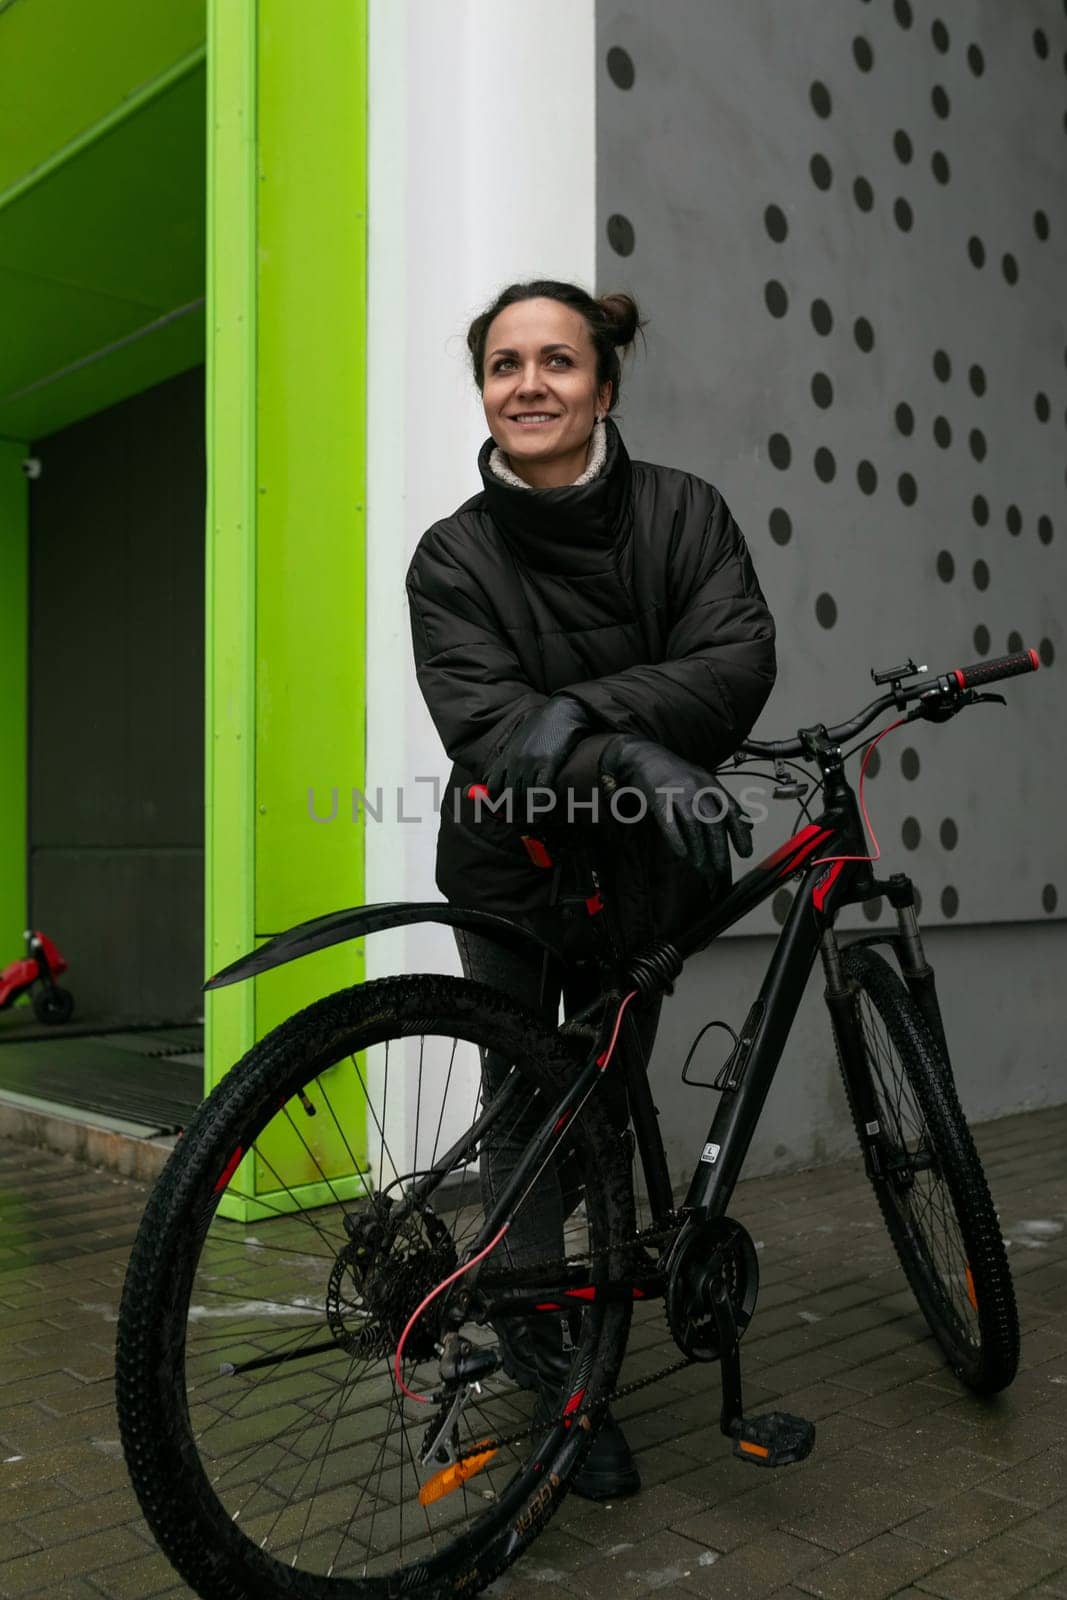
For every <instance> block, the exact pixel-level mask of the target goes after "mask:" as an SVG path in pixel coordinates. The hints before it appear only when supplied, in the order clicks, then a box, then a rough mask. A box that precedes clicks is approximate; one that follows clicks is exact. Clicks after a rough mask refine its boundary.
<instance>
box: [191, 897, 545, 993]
mask: <svg viewBox="0 0 1067 1600" xmlns="http://www.w3.org/2000/svg"><path fill="white" fill-rule="evenodd" d="M412 922H445V923H447V924H448V925H449V926H450V927H453V928H470V929H471V931H472V932H473V933H487V934H492V935H493V936H494V937H496V938H499V939H504V940H508V941H512V940H516V941H519V942H521V943H523V944H526V945H531V944H532V945H536V946H537V947H538V948H540V949H541V950H547V951H548V952H549V954H550V955H554V956H557V957H558V956H559V955H560V951H559V948H558V946H557V945H555V944H554V943H552V942H551V941H550V940H548V939H545V938H542V937H541V935H540V934H537V933H535V932H534V931H533V930H532V929H531V928H529V927H527V926H525V925H524V924H523V923H520V922H516V921H514V920H513V918H511V917H502V916H499V915H497V913H496V912H495V911H474V910H469V909H467V908H465V907H463V906H451V905H449V904H448V903H447V902H446V901H443V900H393V901H382V902H381V903H379V904H378V905H373V906H352V907H350V908H349V910H347V911H328V912H327V913H326V915H325V916H322V917H312V918H311V920H310V921H309V922H298V923H297V925H296V927H295V928H288V929H287V930H286V931H285V933H276V934H273V935H272V936H271V938H270V939H269V940H268V941H267V943H266V944H263V945H260V946H259V949H258V950H251V951H249V953H248V955H246V956H241V958H240V960H238V961H234V962H232V963H231V964H230V965H229V966H228V967H223V968H222V970H221V972H216V973H215V975H214V977H212V978H209V979H208V980H207V982H206V983H205V984H204V985H203V987H204V988H205V989H224V988H225V987H226V985H227V984H229V983H241V982H242V981H243V980H244V979H245V978H254V977H255V976H256V975H257V973H260V972H269V971H270V969H271V968H272V967H281V966H284V965H285V963H286V962H287V961H296V960H297V958H298V957H299V956H306V955H310V954H311V952H312V951H313V950H325V949H326V948H327V946H328V945H332V944H344V942H345V940H346V939H362V938H363V936H364V935H365V934H368V933H379V932H380V931H381V930H382V929H383V928H402V927H405V926H406V925H408V924H409V923H412Z"/></svg>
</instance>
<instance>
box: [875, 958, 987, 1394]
mask: <svg viewBox="0 0 1067 1600" xmlns="http://www.w3.org/2000/svg"><path fill="white" fill-rule="evenodd" d="M849 965H850V967H851V970H852V971H853V972H854V974H855V975H856V976H857V977H859V979H860V983H861V987H860V989H859V992H858V995H857V1005H858V1015H859V1018H860V1023H861V1027H862V1032H863V1041H864V1053H865V1058H866V1064H867V1068H868V1071H869V1075H870V1081H871V1084H872V1086H873V1089H874V1093H875V1100H876V1103H877V1106H878V1120H879V1123H880V1125H881V1132H882V1138H883V1152H884V1154H883V1161H884V1164H885V1167H886V1170H885V1172H884V1173H883V1175H882V1177H881V1178H880V1179H879V1181H878V1183H877V1184H876V1189H877V1192H878V1196H879V1200H880V1202H881V1205H882V1210H883V1214H884V1215H885V1217H886V1221H887V1223H888V1225H889V1228H890V1233H891V1235H892V1236H893V1239H894V1243H895V1244H896V1247H897V1251H898V1254H899V1255H900V1257H901V1261H902V1264H903V1265H904V1267H905V1271H906V1272H907V1275H908V1278H909V1281H910V1282H911V1285H912V1288H913V1289H914V1291H915V1294H916V1298H917V1299H918V1301H919V1304H920V1306H921V1308H922V1310H923V1312H924V1314H925V1315H926V1318H927V1321H928V1322H929V1323H930V1326H931V1328H932V1329H933V1331H934V1333H935V1335H936V1336H937V1338H938V1340H939V1342H940V1343H941V1345H942V1348H943V1349H944V1350H945V1353H946V1355H947V1356H948V1358H949V1361H950V1363H951V1364H952V1366H953V1367H954V1369H955V1370H956V1372H957V1375H958V1376H960V1377H961V1378H963V1380H964V1381H965V1382H967V1383H969V1384H970V1385H971V1386H972V1387H974V1388H976V1389H980V1390H983V1391H991V1390H993V1389H995V1388H1000V1387H1003V1386H1004V1384H1006V1383H1008V1382H1010V1380H1011V1377H1012V1376H1013V1374H1014V1369H1015V1360H1016V1357H1015V1354H1014V1353H1013V1350H1014V1346H1013V1337H1014V1341H1015V1343H1016V1344H1017V1333H1016V1334H1014V1335H1013V1329H1015V1327H1016V1322H1015V1313H1014V1295H1013V1293H1012V1290H1011V1278H1010V1272H1009V1269H1008V1265H1007V1260H1006V1257H1005V1255H1004V1249H1003V1243H1002V1241H1001V1237H1000V1229H999V1225H998V1223H997V1219H996V1213H995V1211H994V1209H993V1203H992V1199H991V1197H990V1195H989V1189H988V1185H987V1184H986V1180H985V1175H984V1172H983V1171H982V1166H981V1161H980V1159H979V1156H978V1153H977V1151H976V1149H975V1147H974V1142H973V1139H972V1138H971V1134H970V1130H969V1129H968V1127H967V1124H966V1119H965V1118H964V1116H963V1112H962V1110H961V1108H960V1105H959V1100H958V1097H957V1095H956V1091H955V1087H954V1085H953V1083H952V1078H951V1074H950V1073H949V1071H948V1069H947V1068H946V1067H945V1065H944V1063H943V1062H942V1060H941V1058H940V1056H939V1055H938V1054H937V1051H936V1049H935V1047H934V1046H933V1044H932V1041H930V1039H929V1036H928V1033H927V1031H926V1028H925V1025H924V1024H923V1022H922V1019H921V1017H920V1016H919V1014H918V1012H917V1010H916V1009H915V1007H914V1005H913V1003H912V1001H911V999H910V996H909V995H908V994H907V991H906V990H905V989H904V986H903V984H902V983H901V982H900V980H899V979H898V978H897V977H896V975H895V973H893V971H892V969H891V968H889V967H888V966H887V965H886V964H885V963H884V962H882V961H880V960H879V958H877V957H875V956H872V955H871V954H870V953H869V952H864V953H863V954H862V958H861V959H859V960H856V959H853V961H852V962H851V963H850V964H849Z"/></svg>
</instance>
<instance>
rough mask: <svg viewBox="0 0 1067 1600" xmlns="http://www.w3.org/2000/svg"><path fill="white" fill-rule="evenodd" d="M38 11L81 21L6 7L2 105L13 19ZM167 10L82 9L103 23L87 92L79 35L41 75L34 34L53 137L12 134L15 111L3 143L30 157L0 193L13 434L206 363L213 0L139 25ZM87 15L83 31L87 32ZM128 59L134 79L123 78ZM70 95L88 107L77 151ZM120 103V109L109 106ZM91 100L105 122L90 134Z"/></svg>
mask: <svg viewBox="0 0 1067 1600" xmlns="http://www.w3.org/2000/svg"><path fill="white" fill-rule="evenodd" d="M38 8H39V9H40V10H41V11H42V12H44V13H46V14H49V15H52V14H54V13H63V14H64V15H65V14H66V13H67V12H68V11H71V12H73V11H74V10H75V9H76V8H73V7H70V6H68V5H66V4H61V3H60V0H15V4H14V5H13V6H10V7H8V9H7V10H2V11H0V100H2V91H5V90H7V89H8V87H9V84H8V79H9V77H10V76H11V74H10V64H11V42H12V21H13V19H17V16H18V13H19V12H20V11H25V12H28V13H30V14H33V13H34V12H35V11H37V10H38ZM167 9H168V8H167V7H160V8H150V7H143V6H142V7H141V8H140V9H138V8H137V7H134V6H132V5H127V4H126V3H125V0H106V3H105V4H101V5H99V6H96V7H83V8H81V10H84V11H87V12H89V13H91V14H92V15H93V18H94V21H95V27H94V28H93V29H92V30H91V34H90V35H87V36H86V37H85V39H84V55H83V57H82V59H81V61H80V63H79V65H80V68H81V72H82V77H83V78H84V80H85V82H84V83H80V84H79V86H78V88H77V92H75V87H74V85H73V83H70V82H67V78H68V76H69V75H70V73H72V71H73V69H72V66H71V61H70V58H69V51H68V46H69V42H70V41H69V38H67V36H66V35H64V44H63V48H62V49H61V50H58V51H56V50H54V49H52V50H51V53H49V50H50V47H51V46H54V41H53V40H42V41H41V42H40V43H39V46H38V49H39V52H40V57H41V59H40V61H39V63H38V64H37V66H36V68H34V66H33V62H32V59H31V56H32V52H30V41H29V37H28V32H27V30H25V29H24V36H23V38H22V41H21V42H22V45H23V47H24V53H25V52H30V55H28V56H27V70H28V71H29V73H30V76H31V77H32V78H33V79H34V81H35V83H36V85H37V91H38V94H39V97H40V100H41V103H42V104H43V106H44V107H45V110H44V113H43V114H44V115H46V116H49V117H51V118H52V123H53V128H52V137H51V138H50V139H49V140H48V141H46V142H41V140H40V137H39V136H40V133H41V129H40V126H39V125H35V127H34V128H33V129H26V128H22V129H13V128H10V127H9V126H8V115H9V112H10V106H8V105H5V106H4V109H3V112H2V113H0V147H2V144H3V139H4V138H5V137H8V138H9V140H10V141H11V142H13V143H14V145H15V146H16V147H17V148H18V150H19V154H20V156H21V159H20V160H19V161H17V162H16V163H15V166H14V167H12V168H11V171H12V172H14V171H15V170H16V168H17V169H18V171H19V173H20V177H19V178H18V180H17V181H16V183H15V185H14V187H12V186H11V185H9V186H8V187H7V189H6V190H5V191H4V192H2V193H0V436H4V437H7V438H13V439H21V440H26V441H29V440H33V439H38V438H41V437H42V436H44V435H46V434H48V433H52V432H54V431H55V430H56V429H58V428H62V427H66V426H67V425H68V424H69V423H71V422H74V421H77V420H78V419H79V418H81V417H84V416H87V415H89V414H90V413H92V412H94V411H97V410H100V409H102V408H103V407H104V406H107V405H112V404H114V403H116V402H117V401H119V400H122V399H125V398H126V397H127V396H128V395H130V394H135V393H137V392H138V391H139V390H141V389H143V388H146V387H149V386H150V385H152V384H154V383H159V382H162V381H163V380H164V379H165V378H168V377H172V376H173V375H174V374H175V373H177V372H181V371H184V370H185V369H186V368H188V367H190V366H193V365H195V364H197V363H199V362H202V361H203V359H204V312H203V297H204V251H205V191H206V167H205V162H206V154H205V144H206V121H205V93H206V71H205V62H204V43H203V9H204V8H203V3H202V0H201V3H199V4H198V5H195V6H194V5H191V4H186V3H183V4H182V5H180V6H174V7H173V13H174V14H171V15H170V16H169V18H168V19H167V26H166V27H162V26H161V27H160V28H158V29H157V28H154V27H152V26H149V25H148V23H147V21H146V20H145V19H143V18H142V20H141V22H140V25H139V27H138V26H134V24H133V22H132V21H131V20H130V18H132V16H133V14H134V12H137V14H138V16H140V12H141V11H145V12H147V13H149V14H150V16H151V17H155V18H156V20H157V21H158V20H160V18H159V15H157V13H162V12H164V11H167ZM81 10H79V11H78V17H79V22H78V28H75V34H78V29H79V28H81V29H83V31H84V19H83V18H82V17H81ZM177 14H180V15H181V16H182V17H184V23H183V25H182V27H181V28H178V27H177ZM197 19H199V22H198V23H197ZM194 24H196V25H198V26H199V28H200V35H199V42H198V40H197V37H196V26H194ZM79 37H80V35H79ZM117 41H118V43H117ZM150 45H151V47H152V48H151V49H149V46H150ZM189 46H191V47H192V51H191V53H190V52H189V48H188V47H189ZM181 50H184V51H185V52H186V53H185V55H184V56H182V57H181V59H179V60H177V61H175V60H174V59H173V56H174V54H175V52H180V51H181ZM113 55H117V57H118V58H119V64H121V65H123V68H124V73H125V76H122V75H120V76H119V77H116V71H117V67H116V62H115V61H114V60H112V59H111V57H112V56H113ZM146 73H148V74H149V78H148V81H145V75H146ZM64 83H66V85H67V89H68V90H69V95H70V96H73V99H74V101H75V102H76V103H77V105H78V106H79V107H81V108H82V109H81V111H79V112H78V115H79V116H82V118H83V120H82V122H81V123H79V125H78V127H77V128H76V129H74V133H75V134H76V137H75V138H74V139H73V140H72V139H71V138H70V137H69V136H68V135H69V133H70V131H71V129H72V127H73V123H72V121H71V119H70V117H69V116H68V115H67V113H66V110H65V109H63V107H64V105H65V102H64V97H63V95H62V94H61V93H60V90H61V88H62V86H63V84H64ZM90 87H91V88H92V90H93V92H92V95H90V96H89V97H88V98H86V96H87V95H88V91H89V88H90ZM107 92H111V93H112V95H116V94H117V95H118V96H119V99H118V103H117V104H111V105H109V104H107ZM90 104H91V105H92V107H93V111H94V114H95V115H96V116H97V121H96V123H95V125H93V126H92V127H89V128H87V127H86V126H85V125H84V115H83V113H84V112H85V108H86V107H88V106H89V105H90ZM46 144H47V145H48V148H46ZM31 146H32V148H33V151H34V155H35V159H36V166H35V168H34V169H33V173H32V174H31V175H30V177H32V181H29V178H28V176H27V174H28V168H29V166H30V163H29V161H28V159H27V156H26V151H27V148H29V147H31ZM8 154H10V151H8Z"/></svg>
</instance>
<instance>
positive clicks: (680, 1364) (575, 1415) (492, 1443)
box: [423, 1224, 696, 1465]
mask: <svg viewBox="0 0 1067 1600" xmlns="http://www.w3.org/2000/svg"><path fill="white" fill-rule="evenodd" d="M677 1235H678V1225H677V1224H675V1226H673V1227H671V1228H661V1229H660V1230H659V1231H658V1232H656V1231H646V1232H645V1233H641V1234H638V1235H636V1236H635V1237H634V1238H633V1239H631V1240H630V1242H629V1245H628V1246H627V1247H626V1248H628V1249H634V1248H635V1247H636V1248H643V1247H644V1246H645V1245H647V1244H658V1243H661V1242H662V1243H669V1242H670V1241H671V1240H673V1239H675V1238H676V1237H677ZM618 1248H619V1246H618V1245H613V1246H608V1247H606V1248H604V1249H601V1250H588V1251H583V1252H582V1256H581V1259H582V1260H583V1261H588V1262H589V1263H590V1265H592V1263H593V1262H594V1261H596V1260H598V1259H599V1258H601V1257H605V1256H607V1255H609V1254H610V1253H611V1252H612V1250H618ZM558 1266H559V1261H558V1259H557V1260H552V1261H536V1262H533V1263H532V1264H531V1265H529V1266H526V1267H524V1268H523V1269H522V1272H523V1276H524V1277H525V1276H528V1275H529V1274H531V1273H537V1272H541V1271H542V1270H545V1269H547V1268H550V1267H558ZM695 1364H696V1363H695V1360H694V1358H693V1357H692V1356H683V1358H682V1360H681V1361H674V1362H672V1363H671V1365H670V1366H667V1367H663V1368H661V1369H660V1371H659V1372H653V1373H650V1374H649V1376H648V1377H646V1378H634V1379H633V1380H632V1382H630V1383H624V1384H623V1385H622V1386H621V1387H620V1388H616V1389H613V1390H612V1392H611V1394H609V1395H608V1397H607V1399H606V1401H605V1402H604V1403H605V1405H611V1404H612V1403H613V1402H614V1401H616V1400H625V1399H627V1398H628V1396H630V1395H632V1394H636V1393H637V1392H638V1390H640V1389H646V1388H648V1386H649V1385H650V1384H653V1383H660V1382H661V1381H662V1380H663V1379H664V1378H669V1377H671V1376H672V1375H673V1374H674V1373H676V1372H682V1371H684V1369H685V1368H686V1367H691V1366H694V1365H695ZM445 1414H446V1407H444V1406H442V1407H441V1410H440V1412H439V1413H438V1415H437V1417H436V1418H435V1419H434V1421H433V1422H431V1423H430V1424H429V1426H428V1427H427V1429H426V1432H425V1434H424V1435H423V1441H424V1443H425V1440H426V1439H428V1438H429V1437H430V1434H431V1431H432V1430H433V1429H434V1428H439V1427H440V1426H441V1420H442V1418H443V1417H444V1415H445ZM586 1414H587V1412H586V1408H585V1407H583V1406H579V1407H578V1408H577V1409H576V1410H575V1411H573V1412H572V1413H571V1415H570V1417H569V1419H568V1420H569V1421H570V1422H571V1423H574V1422H577V1421H578V1419H579V1418H580V1417H583V1416H585V1415H586ZM563 1420H564V1419H563V1413H562V1412H560V1414H559V1416H558V1417H550V1418H547V1419H545V1418H542V1419H540V1420H535V1421H533V1422H529V1423H527V1425H526V1426H525V1427H524V1428H519V1429H517V1430H516V1431H515V1432H514V1433H509V1434H505V1436H504V1437H503V1438H502V1439H484V1440H481V1441H479V1443H478V1444H476V1445H472V1446H471V1447H470V1448H469V1449H467V1450H465V1451H463V1452H461V1453H460V1454H459V1455H457V1456H456V1463H455V1464H457V1465H458V1464H459V1463H460V1462H462V1461H465V1460H467V1459H468V1458H469V1457H471V1456H475V1455H481V1454H482V1453H483V1452H484V1451H487V1450H505V1449H507V1448H508V1447H509V1446H510V1445H513V1444H521V1443H522V1441H523V1440H524V1439H528V1438H531V1437H532V1435H533V1434H534V1433H536V1432H540V1431H541V1430H543V1429H545V1428H547V1427H554V1426H555V1425H556V1423H558V1422H562V1421H563Z"/></svg>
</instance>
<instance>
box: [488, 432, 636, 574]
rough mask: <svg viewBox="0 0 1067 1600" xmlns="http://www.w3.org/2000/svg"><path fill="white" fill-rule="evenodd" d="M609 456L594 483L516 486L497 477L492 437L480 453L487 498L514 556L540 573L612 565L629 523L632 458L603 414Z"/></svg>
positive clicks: (578, 571)
mask: <svg viewBox="0 0 1067 1600" xmlns="http://www.w3.org/2000/svg"><path fill="white" fill-rule="evenodd" d="M605 428H606V430H607V456H606V458H605V461H604V466H603V468H602V469H601V471H600V472H599V473H598V475H597V476H596V477H595V478H593V479H592V481H591V482H590V483H582V484H573V483H570V484H565V485H564V486H563V487H562V488H559V489H534V490H530V489H516V488H513V487H512V485H511V484H509V483H504V482H503V481H502V480H501V479H500V478H498V477H497V476H496V474H495V473H494V472H493V470H492V468H491V467H490V465H489V457H490V456H491V455H492V453H493V451H494V449H495V448H496V444H495V441H494V440H493V439H492V438H489V439H487V440H486V441H485V443H484V444H483V445H482V448H481V450H480V451H479V453H478V470H479V472H480V473H481V475H482V483H483V484H484V486H485V487H484V496H483V502H484V506H485V509H486V510H487V511H488V512H489V515H490V516H491V517H492V519H493V521H494V523H495V524H496V526H497V527H498V528H499V530H500V532H501V534H502V535H503V536H504V539H505V540H506V542H507V544H508V545H509V547H510V548H511V550H512V552H513V553H514V555H515V556H516V557H517V558H518V559H519V560H520V561H521V562H523V563H524V565H526V566H528V567H535V568H537V569H538V570H540V571H542V572H559V573H569V574H572V575H579V574H582V573H593V572H603V571H604V569H605V568H606V567H610V566H612V565H613V564H614V553H615V550H616V547H617V546H618V545H619V544H620V543H621V542H622V541H623V540H624V539H625V537H626V534H627V532H628V531H629V527H630V511H631V496H630V479H631V472H630V457H629V455H628V454H627V452H626V446H625V445H624V444H623V442H622V436H621V435H620V433H619V430H618V428H617V427H616V426H615V424H614V422H613V421H612V420H611V418H610V417H607V418H606V419H605Z"/></svg>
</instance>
